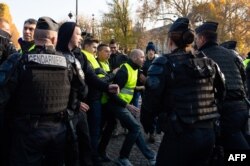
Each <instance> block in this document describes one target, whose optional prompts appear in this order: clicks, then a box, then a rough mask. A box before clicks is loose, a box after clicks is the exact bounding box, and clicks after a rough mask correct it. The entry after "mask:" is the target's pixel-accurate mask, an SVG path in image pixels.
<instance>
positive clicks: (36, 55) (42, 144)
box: [0, 17, 73, 166]
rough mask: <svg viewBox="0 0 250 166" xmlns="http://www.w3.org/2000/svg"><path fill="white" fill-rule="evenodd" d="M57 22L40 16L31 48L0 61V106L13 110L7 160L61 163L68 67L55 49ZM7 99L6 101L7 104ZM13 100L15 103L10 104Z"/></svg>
mask: <svg viewBox="0 0 250 166" xmlns="http://www.w3.org/2000/svg"><path fill="white" fill-rule="evenodd" d="M57 30H58V24H57V23H56V22H55V21H54V20H53V19H51V18H50V17H40V18H39V19H38V22H37V27H36V29H35V35H34V38H35V48H34V50H32V51H31V52H30V53H29V54H24V55H23V56H21V54H13V55H12V56H10V57H9V58H8V59H7V60H6V61H5V62H4V63H3V65H2V66H1V69H0V74H1V78H2V79H1V81H0V85H1V88H0V96H1V97H0V98H1V103H0V106H1V108H0V109H1V110H2V109H3V108H4V107H7V108H6V109H7V110H8V111H12V112H13V113H12V114H13V117H12V122H11V124H12V133H13V137H12V142H11V143H12V144H11V152H10V158H11V159H10V161H11V163H10V165H13V166H19V165H20V166H27V165H34V166H35V165H41V164H42V163H43V164H44V165H51V166H52V165H53V166H57V165H62V163H63V157H64V156H63V153H64V148H65V142H66V124H65V122H64V115H65V111H66V109H67V106H68V101H69V95H70V91H71V81H72V78H73V67H72V65H71V63H69V61H67V59H66V58H65V57H64V56H63V55H62V54H60V53H58V52H56V50H55V49H54V47H55V44H56V42H57ZM6 103H8V104H7V105H6ZM13 103H15V104H13Z"/></svg>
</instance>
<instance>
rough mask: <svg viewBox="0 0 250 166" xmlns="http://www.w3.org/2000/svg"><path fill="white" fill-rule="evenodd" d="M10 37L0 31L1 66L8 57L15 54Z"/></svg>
mask: <svg viewBox="0 0 250 166" xmlns="http://www.w3.org/2000/svg"><path fill="white" fill-rule="evenodd" d="M10 37H11V36H10V35H9V34H8V33H7V32H5V31H3V30H1V29H0V64H2V63H3V61H5V60H6V59H7V57H8V56H9V55H11V54H13V53H15V52H17V51H16V48H15V46H14V45H13V44H12V42H11V40H10Z"/></svg>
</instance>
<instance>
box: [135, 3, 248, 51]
mask: <svg viewBox="0 0 250 166" xmlns="http://www.w3.org/2000/svg"><path fill="white" fill-rule="evenodd" d="M141 1H143V5H142V6H143V7H142V9H141V10H140V11H141V12H140V13H139V16H141V17H140V18H141V20H142V21H144V20H145V18H147V17H151V18H154V21H157V20H159V19H164V17H165V19H167V20H169V21H170V22H169V23H171V21H173V19H172V18H171V17H170V16H171V15H176V16H177V17H188V18H189V19H190V22H191V25H192V26H193V28H195V27H196V25H197V23H201V22H204V21H216V22H218V23H219V27H218V31H217V32H218V39H219V42H224V41H226V40H236V41H237V42H238V45H237V48H238V50H239V52H240V53H241V54H246V53H247V51H249V49H250V46H249V41H250V32H249V28H250V20H249V18H250V3H249V0H199V1H195V0H141ZM149 4H150V5H149ZM142 11H143V12H142Z"/></svg>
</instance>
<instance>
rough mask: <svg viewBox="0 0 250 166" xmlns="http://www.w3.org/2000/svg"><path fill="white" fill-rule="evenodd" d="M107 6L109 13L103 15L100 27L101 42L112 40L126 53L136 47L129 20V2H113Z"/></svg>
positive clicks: (117, 0) (122, 0) (118, 0)
mask: <svg viewBox="0 0 250 166" xmlns="http://www.w3.org/2000/svg"><path fill="white" fill-rule="evenodd" d="M107 5H108V6H109V12H107V13H104V14H103V16H102V21H101V25H100V26H101V28H102V32H101V40H103V41H105V42H108V41H109V40H110V39H111V38H114V39H116V40H117V41H119V42H120V45H121V47H123V48H124V49H125V52H127V51H128V50H129V49H131V48H133V47H134V46H135V45H136V43H135V38H134V37H133V28H132V19H131V18H130V13H131V11H130V9H129V0H113V1H112V2H108V3H107Z"/></svg>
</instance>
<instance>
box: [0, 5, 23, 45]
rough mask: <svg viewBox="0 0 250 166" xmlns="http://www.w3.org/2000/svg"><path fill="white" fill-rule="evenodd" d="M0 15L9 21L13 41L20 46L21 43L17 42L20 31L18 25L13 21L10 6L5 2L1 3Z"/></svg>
mask: <svg viewBox="0 0 250 166" xmlns="http://www.w3.org/2000/svg"><path fill="white" fill-rule="evenodd" d="M0 17H2V18H4V19H5V20H7V21H8V22H9V24H10V28H11V35H12V42H13V43H14V45H15V46H16V48H19V44H18V42H17V40H18V38H19V32H18V30H17V28H16V25H15V24H14V23H13V21H12V17H11V14H10V10H9V7H8V5H7V4H5V3H0Z"/></svg>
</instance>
